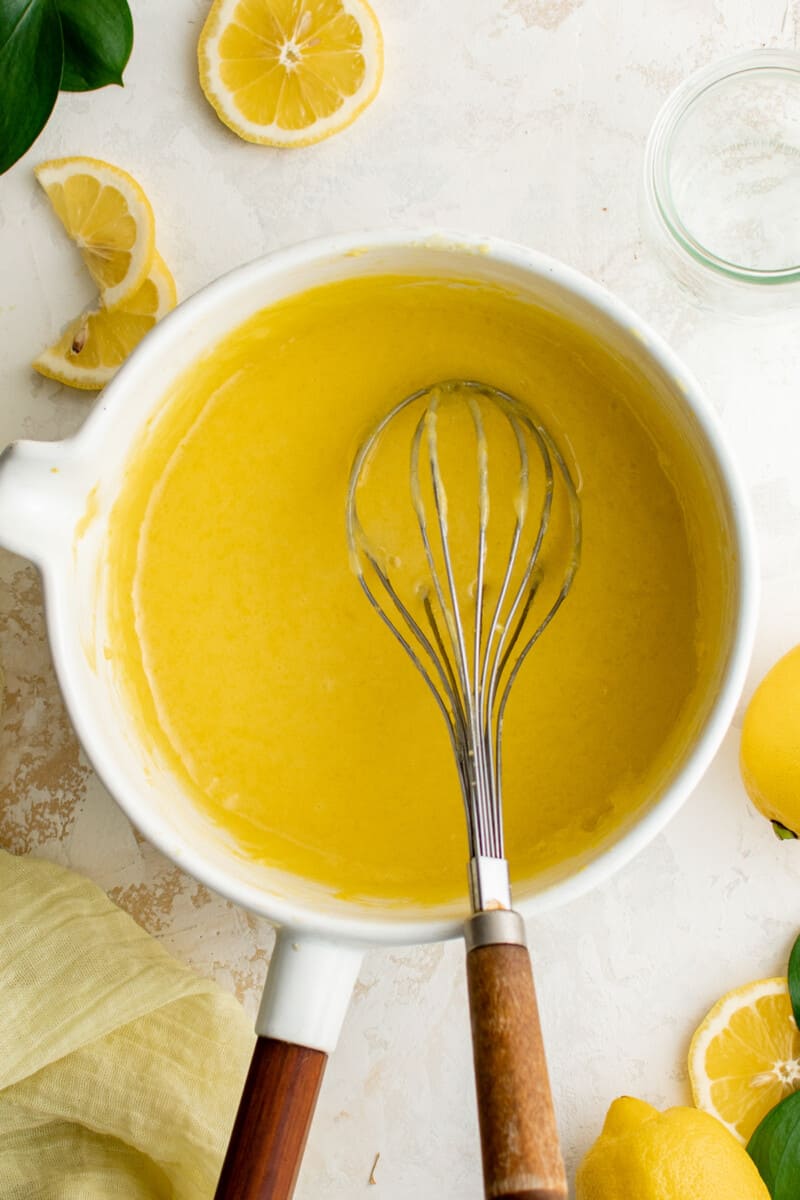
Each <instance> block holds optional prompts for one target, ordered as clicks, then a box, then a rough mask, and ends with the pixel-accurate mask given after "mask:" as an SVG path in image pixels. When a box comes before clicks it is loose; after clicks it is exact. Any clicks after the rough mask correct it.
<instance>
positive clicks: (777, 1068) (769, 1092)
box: [689, 978, 800, 1142]
mask: <svg viewBox="0 0 800 1200" xmlns="http://www.w3.org/2000/svg"><path fill="white" fill-rule="evenodd" d="M689 1078H690V1080H691V1084H692V1092H693V1094H694V1102H695V1104H696V1105H697V1107H698V1108H702V1109H704V1110H705V1111H706V1112H709V1113H711V1114H712V1115H713V1116H715V1117H717V1118H718V1119H719V1120H720V1121H722V1123H723V1125H725V1126H726V1128H728V1129H729V1130H730V1131H731V1133H733V1134H735V1135H736V1137H738V1138H740V1139H741V1140H742V1141H745V1142H746V1141H747V1140H748V1139H749V1138H750V1135H751V1134H752V1132H753V1130H754V1129H755V1127H756V1126H757V1125H758V1123H759V1122H760V1121H761V1119H762V1118H763V1117H765V1116H766V1115H767V1113H768V1112H769V1111H770V1109H771V1108H774V1107H775V1105H776V1104H777V1103H778V1101H779V1100H782V1099H783V1097H784V1096H788V1095H789V1093H790V1092H796V1091H797V1090H798V1089H800V1032H799V1031H798V1029H797V1025H796V1024H795V1020H794V1017H793V1015H792V1005H791V1002H790V1000H789V990H788V987H787V984H786V980H785V979H783V978H781V979H758V980H756V982H755V983H748V984H746V985H745V986H744V987H740V988H737V989H736V990H735V991H733V992H729V993H728V994H727V995H726V996H723V997H722V999H721V1000H718V1001H717V1003H716V1004H715V1005H714V1007H713V1008H712V1009H711V1011H710V1012H709V1014H708V1016H707V1017H706V1018H705V1020H704V1021H703V1022H702V1023H701V1025H700V1026H699V1027H698V1029H697V1031H696V1033H695V1035H694V1037H693V1038H692V1042H691V1046H690V1047H689Z"/></svg>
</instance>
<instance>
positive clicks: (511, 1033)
mask: <svg viewBox="0 0 800 1200" xmlns="http://www.w3.org/2000/svg"><path fill="white" fill-rule="evenodd" d="M504 938H505V939H507V940H501V939H504ZM466 939H467V980H468V984H469V1006H470V1016H471V1021H472V1048H473V1056H474V1060H475V1084H476V1088H477V1095H478V1119H479V1123H480V1131H481V1149H482V1153H483V1178H484V1187H485V1192H486V1197H487V1200H566V1197H567V1180H566V1175H565V1172H564V1163H563V1160H562V1158H561V1150H560V1147H559V1141H558V1129H557V1127H556V1118H555V1112H554V1109H553V1100H552V1097H551V1094H550V1081H549V1079H548V1075H547V1063H546V1061H545V1053H544V1043H543V1041H542V1032H541V1028H540V1025H539V1012H538V1008H537V1005H536V993H535V991H534V987H533V974H532V971H531V960H530V955H529V954H528V950H527V947H526V946H525V944H524V926H523V924H522V919H521V917H519V915H518V914H517V913H511V912H507V911H496V912H485V913H478V914H476V916H474V917H472V918H471V919H470V920H469V921H467V926H466Z"/></svg>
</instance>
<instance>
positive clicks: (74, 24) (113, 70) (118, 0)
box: [55, 0, 133, 92]
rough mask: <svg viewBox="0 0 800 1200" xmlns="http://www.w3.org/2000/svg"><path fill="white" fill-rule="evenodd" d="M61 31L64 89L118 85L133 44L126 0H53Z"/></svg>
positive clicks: (79, 89) (129, 12) (92, 89)
mask: <svg viewBox="0 0 800 1200" xmlns="http://www.w3.org/2000/svg"><path fill="white" fill-rule="evenodd" d="M55 3H56V8H57V9H58V12H59V15H60V17H61V28H62V29H63V31H64V75H63V78H62V80H61V90H62V91H64V92H91V91H94V89H95V88H101V87H105V86H106V84H109V83H118V84H120V86H121V85H122V72H123V71H124V69H125V64H126V63H127V61H128V59H129V58H130V54H131V47H132V46H133V20H132V19H131V10H130V9H129V8H128V0H55Z"/></svg>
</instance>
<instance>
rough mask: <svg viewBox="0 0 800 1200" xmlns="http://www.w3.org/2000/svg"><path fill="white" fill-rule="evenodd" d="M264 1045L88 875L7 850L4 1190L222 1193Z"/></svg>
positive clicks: (92, 1199)
mask: <svg viewBox="0 0 800 1200" xmlns="http://www.w3.org/2000/svg"><path fill="white" fill-rule="evenodd" d="M252 1048H253V1032H252V1025H251V1024H250V1022H249V1021H248V1020H247V1018H246V1017H245V1015H244V1012H243V1010H242V1008H241V1006H240V1005H239V1004H238V1002H237V1001H236V1000H235V999H234V997H233V996H229V995H227V994H226V993H224V992H222V991H220V989H219V988H217V987H216V985H215V984H212V983H210V982H209V981H207V980H204V979H200V978H199V977H198V976H196V975H194V974H193V973H192V972H191V971H190V970H189V969H188V968H187V967H184V966H182V965H181V964H180V963H178V962H176V961H175V960H174V959H173V958H171V957H170V956H169V955H168V954H167V953H166V951H165V950H164V949H163V948H162V947H161V946H160V945H159V944H158V942H156V941H155V940H154V939H153V938H151V937H150V936H149V935H148V934H147V933H145V932H144V930H142V929H140V928H139V926H138V925H137V924H136V923H135V922H134V921H133V920H132V919H131V918H130V917H129V916H128V915H127V914H126V913H124V912H122V911H121V910H120V909H118V908H117V907H116V905H114V904H112V902H111V901H110V900H109V899H108V897H107V896H105V895H104V894H103V892H102V891H100V889H99V888H97V887H95V885H94V884H93V883H90V882H89V880H88V879H84V878H82V877H81V876H80V875H76V874H75V873H74V872H72V871H67V870H65V869H64V868H62V867H57V866H54V865H53V864H52V863H48V862H43V861H41V860H39V859H32V858H15V857H14V856H13V855H10V854H6V853H5V852H3V851H0V1197H2V1200H110V1198H112V1197H116V1196H119V1197H124V1198H125V1200H162V1198H164V1200H167V1198H169V1200H204V1198H205V1197H212V1196H213V1194H214V1189H215V1186H216V1181H217V1176H218V1174H219V1169H220V1166H221V1162H222V1156H223V1153H224V1149H225V1144H226V1142H227V1138H228V1134H229V1132H230V1128H231V1125H232V1123H233V1118H234V1115H235V1112H236V1106H237V1103H238V1100H239V1095H240V1093H241V1088H242V1084H243V1082H244V1076H245V1073H246V1070H247V1065H248V1061H249V1058H250V1054H251V1052H252Z"/></svg>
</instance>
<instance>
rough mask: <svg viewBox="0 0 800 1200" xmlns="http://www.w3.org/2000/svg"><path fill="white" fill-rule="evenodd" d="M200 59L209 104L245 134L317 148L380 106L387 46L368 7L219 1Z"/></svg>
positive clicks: (322, 1) (346, 2)
mask: <svg viewBox="0 0 800 1200" xmlns="http://www.w3.org/2000/svg"><path fill="white" fill-rule="evenodd" d="M198 62H199V67H200V83H201V85H202V88H203V91H204V92H205V94H206V98H207V99H208V101H209V103H210V104H211V105H212V106H213V107H214V109H215V110H216V113H217V116H218V117H219V118H220V120H221V121H223V122H224V123H225V124H226V125H227V126H229V128H231V129H232V130H233V131H234V132H235V133H238V134H239V137H242V138H244V139H245V140H246V141H248V142H260V143H262V144H263V145H266V146H310V145H311V144H312V143H313V142H321V141H322V140H323V139H324V138H327V137H330V136H331V134H334V133H338V132H339V130H340V129H344V128H345V127H346V126H347V125H349V124H350V123H351V122H352V121H354V120H355V119H356V117H357V116H358V114H359V113H360V112H363V110H364V109H365V108H366V107H367V105H368V104H369V103H370V102H371V101H372V100H374V98H375V96H376V95H377V92H378V88H379V87H380V82H381V77H382V75H383V39H382V37H381V31H380V26H379V25H378V22H377V19H376V17H375V14H374V13H373V11H372V9H371V8H370V7H369V5H368V4H367V3H365V0H214V4H213V5H212V7H211V11H210V13H209V14H208V18H207V20H206V23H205V25H204V26H203V31H202V33H201V35H200V44H199V46H198Z"/></svg>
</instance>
